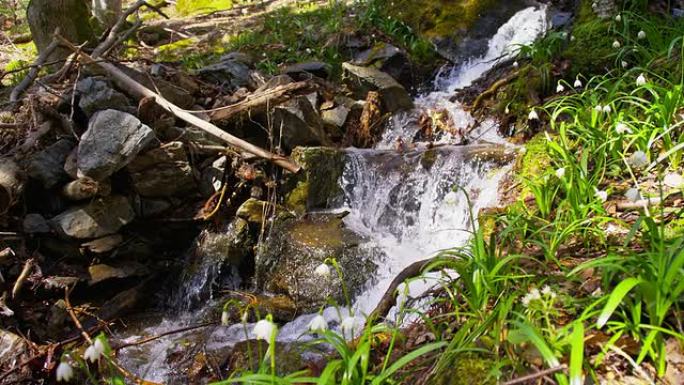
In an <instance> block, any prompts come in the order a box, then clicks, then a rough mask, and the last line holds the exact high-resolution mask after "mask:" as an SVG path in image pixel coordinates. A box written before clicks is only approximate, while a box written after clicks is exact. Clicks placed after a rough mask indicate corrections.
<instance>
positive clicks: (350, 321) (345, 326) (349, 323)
mask: <svg viewBox="0 0 684 385" xmlns="http://www.w3.org/2000/svg"><path fill="white" fill-rule="evenodd" d="M354 325H356V318H355V317H354V316H348V317H346V318H345V319H343V320H342V323H341V324H340V328H341V329H342V333H343V334H346V333H347V331H350V332H351V331H352V330H353V329H354Z"/></svg>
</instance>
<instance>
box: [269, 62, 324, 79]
mask: <svg viewBox="0 0 684 385" xmlns="http://www.w3.org/2000/svg"><path fill="white" fill-rule="evenodd" d="M330 70H331V66H330V64H328V63H324V62H320V61H309V62H304V63H297V64H292V65H289V66H286V67H285V68H283V70H282V71H281V73H283V74H286V75H290V76H291V77H293V78H295V79H301V80H304V79H307V78H310V77H311V75H314V76H317V77H319V78H322V79H327V78H328V76H330Z"/></svg>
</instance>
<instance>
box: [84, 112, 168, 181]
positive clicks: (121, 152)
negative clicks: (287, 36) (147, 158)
mask: <svg viewBox="0 0 684 385" xmlns="http://www.w3.org/2000/svg"><path fill="white" fill-rule="evenodd" d="M154 138H155V136H154V131H152V129H151V128H150V127H148V126H146V125H144V124H142V123H141V122H140V120H138V118H136V117H135V116H133V115H131V114H128V113H125V112H121V111H117V110H104V111H99V112H97V113H95V115H93V117H92V118H91V119H90V122H89V124H88V130H87V131H86V132H85V133H84V134H83V136H82V137H81V142H80V144H79V146H78V159H77V164H78V175H79V177H82V176H88V177H91V178H93V179H95V180H102V179H105V178H107V177H108V176H110V175H112V174H113V173H115V172H116V171H118V170H120V169H121V168H123V167H125V166H126V165H127V164H128V163H130V162H131V161H132V160H133V158H135V156H136V155H137V154H138V153H139V152H140V151H141V150H142V149H143V148H144V147H145V146H147V145H148V144H149V143H150V142H151V141H152V140H154Z"/></svg>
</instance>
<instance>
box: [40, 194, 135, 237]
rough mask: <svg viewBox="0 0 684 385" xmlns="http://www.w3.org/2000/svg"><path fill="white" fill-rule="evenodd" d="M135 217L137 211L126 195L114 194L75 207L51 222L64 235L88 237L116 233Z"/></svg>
mask: <svg viewBox="0 0 684 385" xmlns="http://www.w3.org/2000/svg"><path fill="white" fill-rule="evenodd" d="M134 217H135V213H134V212H133V208H131V205H130V204H129V203H128V200H127V199H126V197H123V196H120V195H112V196H109V197H106V198H100V199H95V200H93V201H92V202H90V203H88V204H87V205H83V206H77V207H73V208H71V209H69V210H67V211H65V212H63V213H61V214H59V215H58V216H56V217H54V218H52V219H51V220H50V223H51V224H52V226H53V227H54V228H56V229H57V230H58V231H59V232H60V233H61V234H62V235H65V236H68V237H71V238H78V239H88V238H100V237H103V236H105V235H110V234H114V233H116V232H118V231H119V230H120V229H121V227H123V226H125V225H127V224H128V223H130V222H131V221H132V220H133V218H134Z"/></svg>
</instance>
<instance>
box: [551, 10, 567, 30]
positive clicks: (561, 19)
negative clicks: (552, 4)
mask: <svg viewBox="0 0 684 385" xmlns="http://www.w3.org/2000/svg"><path fill="white" fill-rule="evenodd" d="M571 21H572V12H556V13H554V14H553V16H551V27H552V28H562V27H565V26H566V25H569V24H570V22H571Z"/></svg>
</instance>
